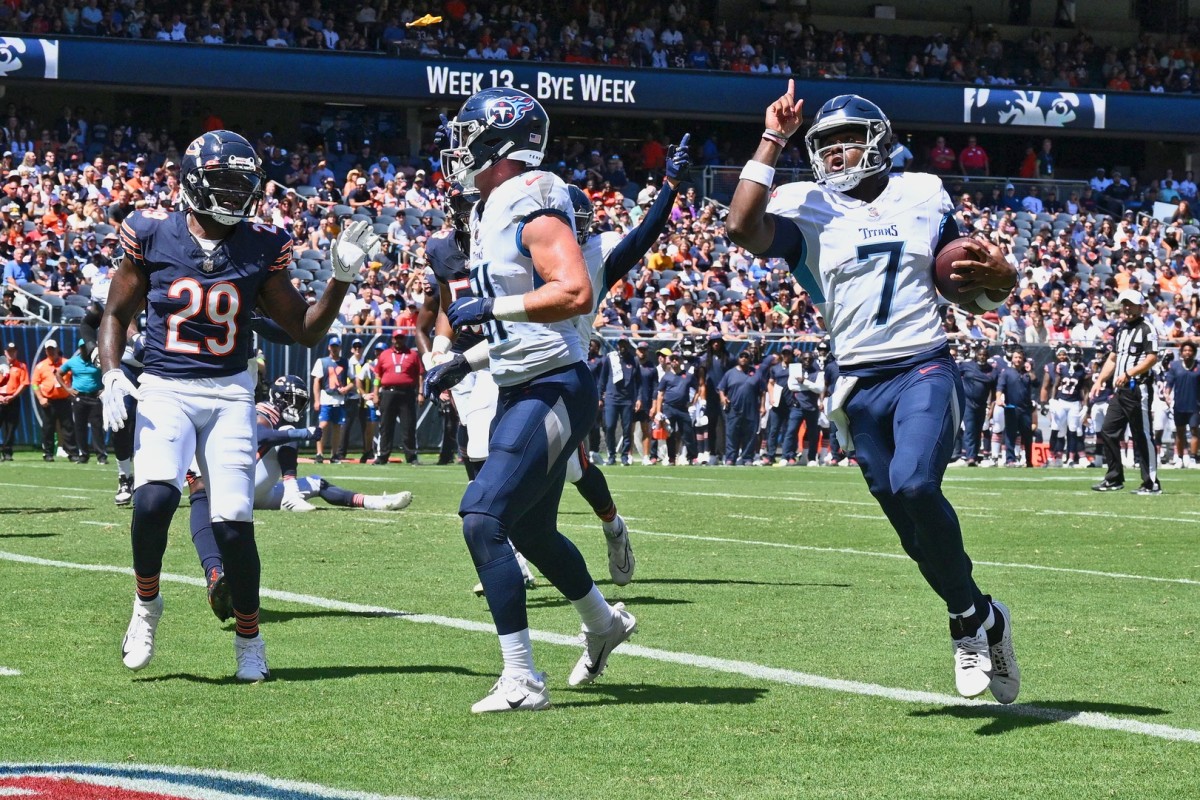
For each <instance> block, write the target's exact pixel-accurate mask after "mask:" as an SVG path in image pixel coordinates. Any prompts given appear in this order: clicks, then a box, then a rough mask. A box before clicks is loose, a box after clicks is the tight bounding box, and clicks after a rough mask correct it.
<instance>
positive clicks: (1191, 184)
mask: <svg viewBox="0 0 1200 800" xmlns="http://www.w3.org/2000/svg"><path fill="white" fill-rule="evenodd" d="M1179 195H1180V197H1182V198H1183V199H1185V200H1195V199H1196V182H1195V181H1194V180H1192V171H1191V170H1190V169H1189V170H1188V171H1187V172H1185V173H1183V180H1181V181H1180V182H1179Z"/></svg>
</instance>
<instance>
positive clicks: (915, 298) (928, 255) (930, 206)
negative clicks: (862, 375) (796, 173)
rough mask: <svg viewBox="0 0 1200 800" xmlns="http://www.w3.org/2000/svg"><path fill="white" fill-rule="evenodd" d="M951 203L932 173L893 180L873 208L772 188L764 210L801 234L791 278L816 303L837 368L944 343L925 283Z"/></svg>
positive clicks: (844, 198) (810, 186) (818, 189)
mask: <svg viewBox="0 0 1200 800" xmlns="http://www.w3.org/2000/svg"><path fill="white" fill-rule="evenodd" d="M952 208H953V207H952V205H951V203H950V197H949V195H947V194H946V190H945V189H944V188H942V182H941V179H939V178H938V177H937V176H935V175H926V174H922V173H906V174H903V175H893V176H892V177H891V179H890V180H889V181H888V185H887V187H886V188H885V189H884V190H883V192H882V194H880V195H879V197H877V198H876V199H875V200H874V201H872V202H869V203H868V202H863V201H861V200H855V199H854V198H852V197H849V196H848V195H845V194H842V193H841V192H836V191H832V190H829V189H825V188H823V187H822V186H820V185H819V184H816V183H809V182H801V183H789V184H785V185H783V186H780V187H779V188H778V189H777V190H776V191H775V193H774V194H773V195H772V197H771V200H770V202H769V204H768V205H767V211H768V212H769V213H771V214H774V215H775V216H776V217H779V218H782V219H784V220H787V221H789V222H791V223H793V224H795V225H796V227H798V228H799V229H800V233H801V234H802V235H803V237H804V246H803V248H802V249H801V252H800V254H799V256H798V258H797V259H795V260H794V261H793V263H791V265H790V266H791V268H792V274H793V275H794V276H795V277H796V280H798V281H799V282H800V285H801V286H803V287H804V288H805V289H807V290H808V292H809V295H810V296H811V297H812V298H813V300H814V302H818V303H823V305H822V306H820V307H821V308H822V313H823V314H824V316H825V324H826V328H827V329H828V331H829V334H830V338H831V340H832V342H833V349H834V352H835V354H836V355H837V359H838V363H839V364H840V365H841V366H842V367H854V366H857V365H865V364H869V363H875V362H880V361H891V360H894V359H901V358H907V357H910V356H914V355H918V354H920V353H922V352H926V351H929V350H932V349H934V348H935V347H937V346H938V345H940V344H943V343H944V342H945V341H946V334H945V332H944V330H943V329H942V322H941V318H940V317H939V315H938V311H937V297H938V296H937V290H936V288H935V287H934V284H933V257H934V247H935V245H936V244H937V242H938V240H939V238H940V236H941V232H942V226H943V225H944V224H946V219H947V216H946V215H947V214H949V213H950V212H951V211H952Z"/></svg>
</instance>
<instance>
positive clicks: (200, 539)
mask: <svg viewBox="0 0 1200 800" xmlns="http://www.w3.org/2000/svg"><path fill="white" fill-rule="evenodd" d="M191 525H192V546H193V547H195V548H196V555H197V556H198V557H199V558H200V566H201V567H203V568H204V574H205V576H207V575H208V573H209V571H210V570H211V569H212V568H213V567H220V566H221V548H219V547H217V537H216V536H215V535H214V534H213V526H212V513H211V511H210V506H209V504H208V491H207V490H206V489H201V490H200V491H198V492H196V493H194V494H193V495H192V508H191Z"/></svg>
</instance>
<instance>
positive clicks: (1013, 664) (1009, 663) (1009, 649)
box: [988, 600, 1021, 705]
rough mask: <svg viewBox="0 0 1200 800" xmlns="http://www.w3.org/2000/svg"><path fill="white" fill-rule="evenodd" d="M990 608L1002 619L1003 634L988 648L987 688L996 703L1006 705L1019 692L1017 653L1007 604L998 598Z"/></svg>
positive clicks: (1019, 673) (1019, 678) (1019, 680)
mask: <svg viewBox="0 0 1200 800" xmlns="http://www.w3.org/2000/svg"><path fill="white" fill-rule="evenodd" d="M992 608H993V609H995V614H996V615H997V616H1000V617H1002V618H1003V619H1004V635H1003V636H1002V637H1001V638H1000V641H999V642H997V643H996V644H994V645H992V646H991V648H989V650H990V655H991V657H992V681H991V683H989V684H988V689H990V690H991V691H992V697H994V698H996V702H997V703H1003V704H1004V705H1008V704H1009V703H1012V702H1014V701H1016V699H1017V695H1018V694H1020V693H1021V668H1020V667H1019V666H1017V653H1016V651H1015V650H1013V643H1012V614H1011V613H1010V612H1009V610H1008V606H1006V605H1004V603H1001V602H1000V601H999V600H993V601H992Z"/></svg>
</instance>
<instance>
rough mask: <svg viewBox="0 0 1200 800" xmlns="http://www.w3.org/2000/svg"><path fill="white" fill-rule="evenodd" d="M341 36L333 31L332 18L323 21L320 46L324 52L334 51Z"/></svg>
mask: <svg viewBox="0 0 1200 800" xmlns="http://www.w3.org/2000/svg"><path fill="white" fill-rule="evenodd" d="M341 38H342V37H341V36H338V32H337V31H336V30H334V29H333V17H329V18H328V19H326V20H325V27H324V28H323V29H322V30H321V44H322V46H323V47H324V48H325V49H326V50H336V49H337V46H338V42H339V41H341Z"/></svg>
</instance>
